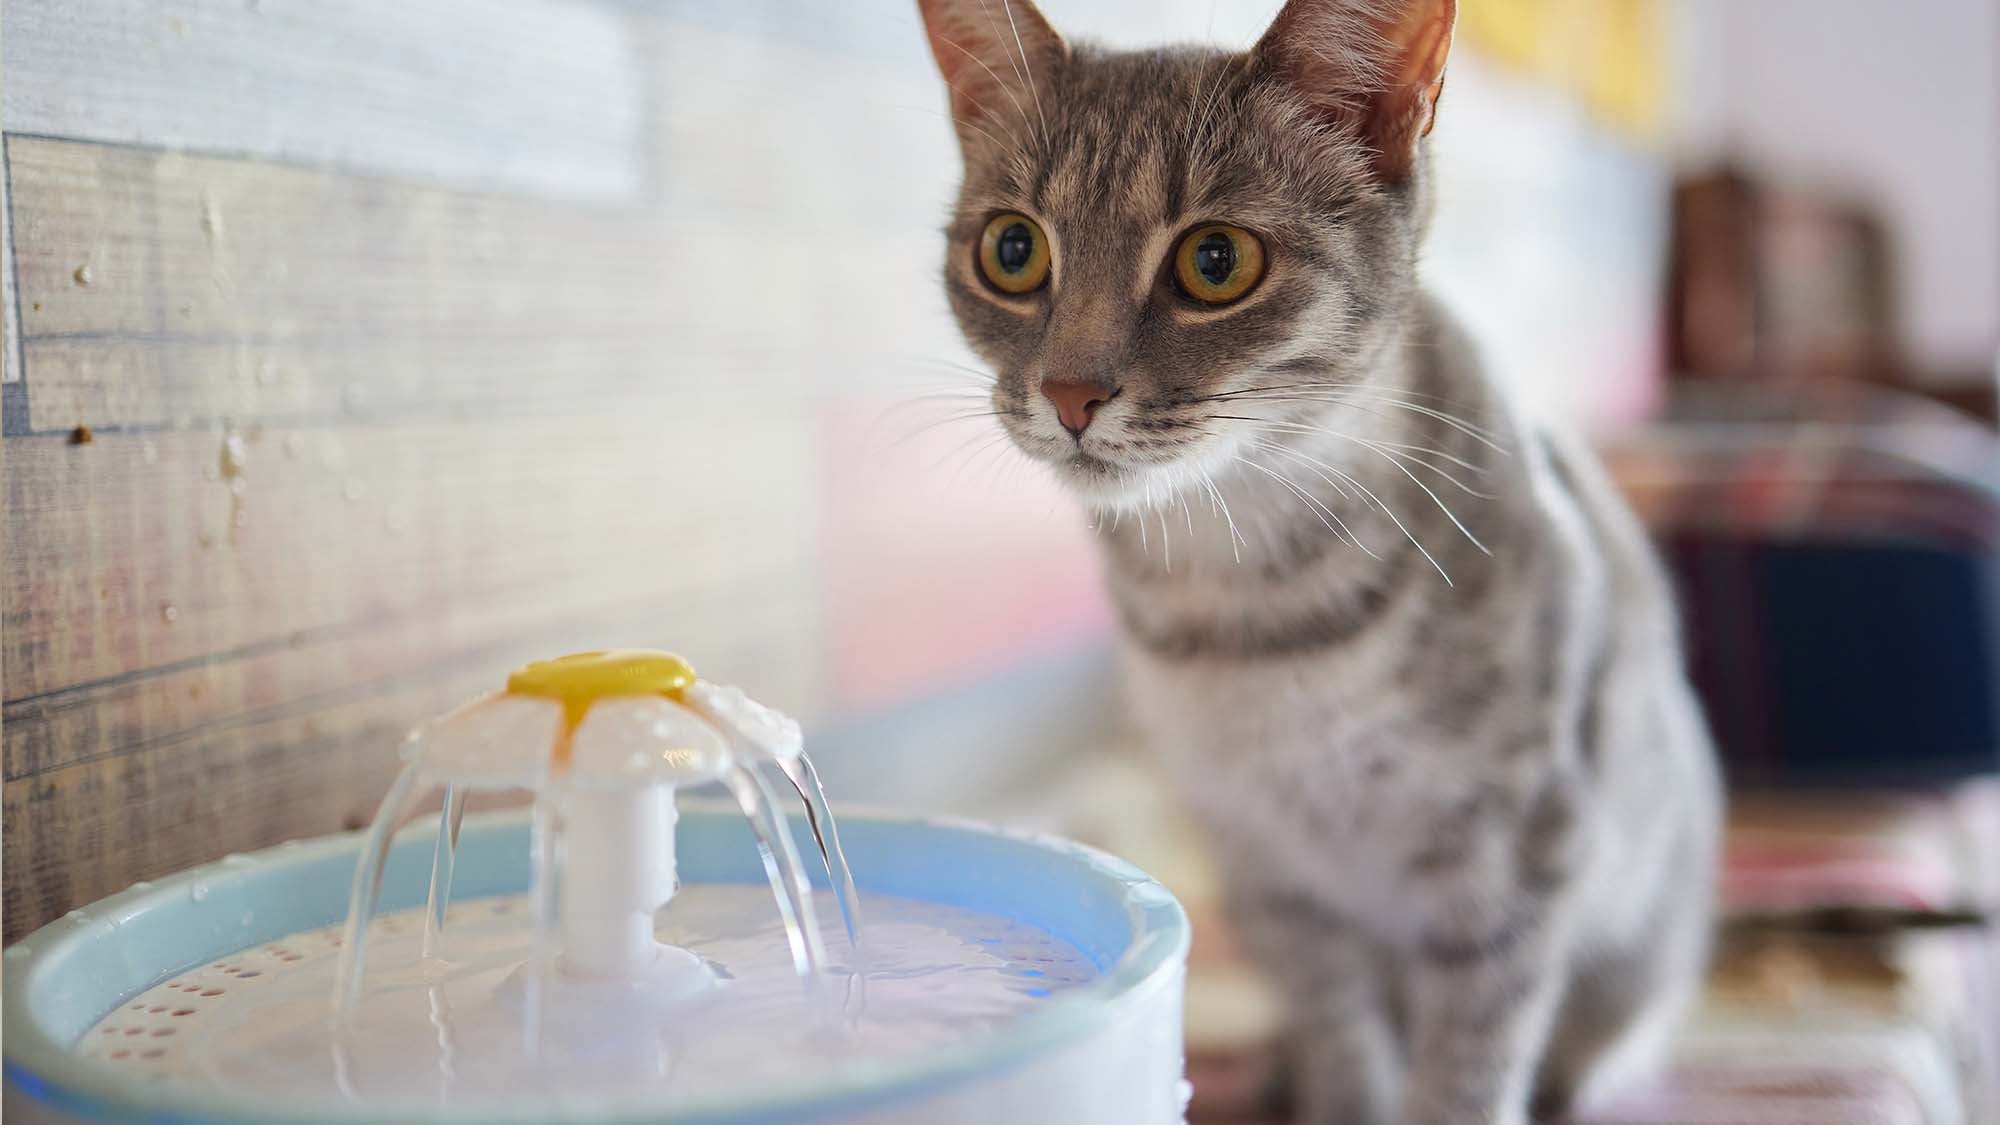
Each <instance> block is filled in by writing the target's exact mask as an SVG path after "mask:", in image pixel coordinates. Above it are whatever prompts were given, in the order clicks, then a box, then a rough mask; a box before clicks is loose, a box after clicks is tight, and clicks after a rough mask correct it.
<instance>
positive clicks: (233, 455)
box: [216, 430, 250, 477]
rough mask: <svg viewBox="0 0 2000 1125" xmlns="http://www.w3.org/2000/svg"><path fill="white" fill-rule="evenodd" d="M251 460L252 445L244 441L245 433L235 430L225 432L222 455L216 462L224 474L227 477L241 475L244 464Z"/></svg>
mask: <svg viewBox="0 0 2000 1125" xmlns="http://www.w3.org/2000/svg"><path fill="white" fill-rule="evenodd" d="M249 462H250V447H249V446H248V445H246V444H245V443H244V441H243V435H242V434H239V433H237V432H235V431H234V430H231V431H228V432H226V433H224V434H223V437H222V455H221V457H220V458H219V459H218V461H217V462H216V463H217V465H218V466H219V467H220V469H221V471H222V475H223V476H226V477H234V476H239V475H241V474H242V472H243V466H245V465H247V464H249Z"/></svg>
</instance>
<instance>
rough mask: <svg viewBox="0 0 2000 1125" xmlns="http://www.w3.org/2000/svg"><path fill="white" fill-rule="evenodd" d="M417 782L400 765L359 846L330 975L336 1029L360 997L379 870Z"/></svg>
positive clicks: (414, 771)
mask: <svg viewBox="0 0 2000 1125" xmlns="http://www.w3.org/2000/svg"><path fill="white" fill-rule="evenodd" d="M416 785H417V767H416V766H415V765H414V764H412V765H409V766H406V767H404V769H403V772H402V773H400V774H397V775H396V781H395V784H393V785H391V786H389V792H388V793H386V794H384V795H383V797H382V804H381V806H380V807H379V808H377V809H376V810H375V823H373V824H371V825H369V827H368V838H367V840H366V841H364V842H363V843H362V846H361V860H360V862H359V863H357V864H355V866H354V884H353V886H352V888H351V889H350V890H349V891H348V894H347V928H346V930H345V931H344V932H343V934H342V937H341V947H340V968H339V971H338V972H337V973H336V974H335V976H334V985H333V1021H334V1026H335V1027H336V1028H340V1027H345V1026H347V1024H348V1021H349V1018H350V1017H351V1016H352V1015H353V1011H354V1003H355V1001H356V1000H358V999H360V997H361V975H362V972H363V964H364V962H365V961H366V960H367V951H366V950H365V949H364V948H363V946H364V944H365V943H366V942H367V940H368V924H369V923H370V922H371V921H373V920H374V918H375V904H376V902H377V900H378V899H380V898H381V895H382V869H383V868H384V867H385V866H387V865H388V862H389V839H390V837H391V836H393V835H394V834H395V831H396V826H397V825H399V824H401V823H402V821H403V813H404V810H405V806H407V805H408V804H409V803H410V798H411V797H412V795H413V794H414V792H415V790H416Z"/></svg>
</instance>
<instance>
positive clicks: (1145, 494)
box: [1051, 453, 1170, 512]
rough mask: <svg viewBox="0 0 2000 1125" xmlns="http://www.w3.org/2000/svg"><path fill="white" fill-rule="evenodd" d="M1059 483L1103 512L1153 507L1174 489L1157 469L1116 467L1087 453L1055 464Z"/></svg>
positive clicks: (1091, 506) (1087, 503)
mask: <svg viewBox="0 0 2000 1125" xmlns="http://www.w3.org/2000/svg"><path fill="white" fill-rule="evenodd" d="M1051 467H1052V468H1054V469H1055V474H1056V479H1057V480H1058V481H1060V482H1061V483H1062V485H1063V487H1064V488H1067V489H1068V490H1069V491H1070V492H1071V493H1072V494H1074V495H1075V496H1076V498H1077V499H1079V500H1081V501H1083V503H1084V506H1086V507H1089V508H1092V509H1096V510H1098V511H1103V512H1113V511H1119V510H1126V509H1131V510H1136V509H1138V508H1141V507H1146V506H1150V504H1151V503H1153V502H1154V501H1157V500H1159V499H1160V498H1161V497H1162V496H1163V495H1164V494H1165V493H1166V492H1168V491H1170V489H1168V488H1166V487H1165V481H1164V479H1163V474H1162V473H1161V472H1160V470H1159V469H1158V468H1157V467H1153V466H1143V465H1141V466H1126V465H1119V464H1115V463H1113V462H1110V461H1106V460H1103V459H1101V458H1098V457H1092V456H1090V455H1089V454H1087V453H1079V454H1076V455H1075V456H1073V457H1069V458H1067V459H1065V460H1062V461H1058V462H1055V463H1054V464H1053V465H1052V466H1051Z"/></svg>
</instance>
